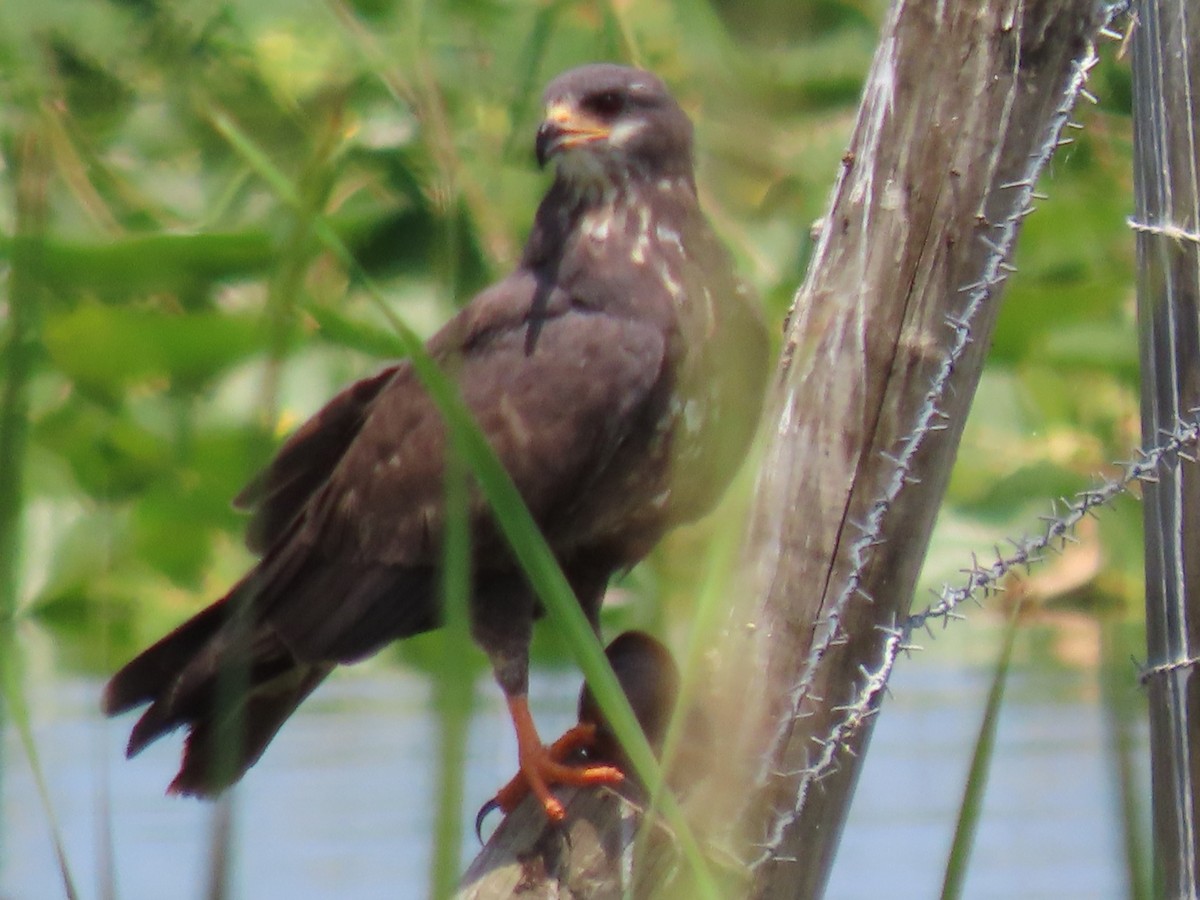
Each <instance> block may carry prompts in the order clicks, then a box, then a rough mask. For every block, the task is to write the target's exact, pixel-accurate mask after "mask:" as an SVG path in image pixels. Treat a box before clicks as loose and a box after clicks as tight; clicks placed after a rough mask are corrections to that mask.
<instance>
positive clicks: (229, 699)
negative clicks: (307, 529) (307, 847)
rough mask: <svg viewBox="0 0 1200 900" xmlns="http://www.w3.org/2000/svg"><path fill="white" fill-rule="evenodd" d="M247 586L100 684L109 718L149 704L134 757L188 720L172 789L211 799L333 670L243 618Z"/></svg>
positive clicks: (136, 730)
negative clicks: (300, 655) (294, 651)
mask: <svg viewBox="0 0 1200 900" xmlns="http://www.w3.org/2000/svg"><path fill="white" fill-rule="evenodd" d="M248 590H250V588H249V586H248V584H247V582H246V581H244V582H242V584H239V585H238V586H237V587H235V588H234V589H233V591H231V592H230V594H229V595H228V596H226V597H225V598H223V599H222V600H220V601H218V602H217V603H215V604H213V605H212V606H210V607H208V608H207V609H205V610H204V611H203V612H201V613H199V614H197V615H196V616H194V617H193V618H191V619H189V620H188V621H187V622H184V623H183V624H182V625H181V626H179V627H178V628H176V629H175V630H174V631H172V632H171V633H170V634H168V635H167V636H166V637H164V638H163V639H162V640H160V641H159V642H158V643H156V644H154V645H153V646H151V647H150V648H149V649H147V650H146V651H145V652H143V653H142V654H140V655H139V656H137V657H136V658H135V659H133V660H132V661H130V662H129V663H128V664H127V665H126V666H125V667H124V668H123V669H121V670H120V671H119V672H117V673H116V675H114V676H113V677H112V679H111V680H110V681H109V683H108V685H107V686H106V688H105V690H104V695H103V699H102V701H101V702H102V707H103V710H104V712H105V713H106V714H107V715H110V716H112V715H117V714H118V713H122V712H125V711H126V710H129V709H133V708H134V707H137V706H140V705H142V704H143V703H149V704H150V706H149V707H148V708H147V709H146V711H145V712H144V713H143V714H142V717H141V718H140V719H139V720H138V722H137V724H136V725H135V726H134V727H133V732H132V733H131V734H130V737H129V745H128V747H127V749H126V755H128V756H133V755H134V754H136V753H139V752H140V751H141V750H142V749H143V748H144V747H146V746H147V745H148V744H150V743H152V742H153V741H155V740H157V739H158V738H159V737H161V736H163V735H164V734H167V733H169V732H171V731H174V730H175V729H176V728H178V727H180V726H186V727H187V729H188V737H187V740H186V742H185V745H184V752H183V763H182V765H181V766H180V769H179V774H178V775H176V777H175V780H174V781H173V782H171V786H170V788H169V789H168V790H169V792H170V793H179V794H190V795H197V796H211V795H213V794H216V793H218V792H220V791H221V790H223V789H225V788H226V787H228V786H229V785H231V784H233V783H234V782H235V781H237V780H238V779H239V778H241V776H242V775H243V774H244V773H245V771H246V770H247V769H248V768H249V767H250V766H252V765H253V764H254V763H255V762H257V760H258V758H259V757H260V756H261V755H262V753H263V750H265V749H266V746H267V744H268V743H269V742H270V740H271V738H273V737H274V736H275V733H276V732H277V731H278V730H279V728H280V726H281V725H282V724H283V722H284V720H286V719H287V717H288V716H289V715H291V713H292V712H293V711H294V710H295V709H296V707H297V706H298V705H299V704H300V702H301V701H302V700H303V699H304V698H305V697H307V696H308V695H309V694H310V693H311V692H312V691H313V689H314V688H315V687H316V686H317V685H318V684H320V682H321V681H322V680H323V679H324V678H325V676H326V675H328V674H329V671H330V669H331V668H332V666H331V665H326V664H313V663H306V662H302V661H300V660H297V659H296V658H295V656H294V655H293V654H292V653H291V652H290V651H289V650H288V648H287V647H286V646H285V645H284V643H283V642H282V641H280V640H279V638H278V637H277V636H276V635H275V633H274V631H273V630H272V629H270V628H269V627H266V626H264V625H262V624H256V623H253V622H249V621H246V618H247V617H246V616H244V615H238V614H237V612H236V610H238V609H239V608H240V609H243V610H244V609H245V608H246V604H244V603H241V602H239V601H240V600H241V599H242V598H240V597H239V596H238V595H239V593H240V592H245V591H248Z"/></svg>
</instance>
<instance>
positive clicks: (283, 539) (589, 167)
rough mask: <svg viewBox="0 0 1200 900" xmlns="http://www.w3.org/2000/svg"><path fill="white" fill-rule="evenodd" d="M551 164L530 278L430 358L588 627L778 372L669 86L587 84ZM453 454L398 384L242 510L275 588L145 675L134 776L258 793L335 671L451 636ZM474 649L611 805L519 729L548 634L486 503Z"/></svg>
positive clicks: (567, 97) (531, 249)
mask: <svg viewBox="0 0 1200 900" xmlns="http://www.w3.org/2000/svg"><path fill="white" fill-rule="evenodd" d="M544 99H545V118H544V120H543V121H542V123H541V126H540V128H539V129H538V133H537V144H536V150H537V158H538V162H539V163H540V164H542V165H545V164H546V163H548V162H551V161H554V162H555V163H556V164H557V165H556V175H555V178H554V182H553V184H552V185H551V186H550V189H549V190H548V192H547V193H546V196H545V197H544V199H543V200H542V202H541V205H540V206H539V208H538V211H537V215H536V218H535V220H534V223H533V230H532V233H531V234H530V237H529V241H528V243H527V245H526V247H525V250H524V253H523V255H522V258H521V261H520V264H519V265H518V266H517V268H516V270H515V271H514V272H513V273H512V274H510V275H509V276H508V277H507V278H505V279H504V280H503V281H501V282H499V283H498V284H496V285H494V286H492V287H490V288H488V289H487V290H485V291H483V292H482V293H480V294H479V295H478V296H476V297H475V298H474V299H473V300H472V301H471V303H470V304H469V305H467V306H466V307H465V308H464V309H463V310H462V311H461V312H460V313H459V314H458V315H456V316H455V317H454V318H453V319H452V320H451V321H450V322H449V323H448V324H446V325H445V326H444V327H443V328H442V329H441V331H439V332H438V333H437V334H436V335H435V336H434V337H433V338H432V339H431V340H430V341H429V344H428V351H429V353H430V355H431V356H432V357H433V358H434V359H435V360H437V361H438V362H439V363H440V364H442V365H443V367H444V368H445V370H446V371H447V372H450V373H453V375H454V377H455V378H456V380H457V382H458V385H459V388H460V391H461V394H462V396H463V398H464V400H465V402H466V404H467V406H468V407H469V408H470V410H471V411H472V412H473V413H474V415H475V417H476V419H477V421H478V423H479V426H480V427H481V428H482V430H483V432H484V434H485V435H486V437H487V438H488V440H489V441H490V443H491V445H492V447H493V448H494V450H495V452H496V453H497V455H498V456H499V458H500V460H501V462H502V463H503V464H504V466H505V467H506V469H507V470H508V472H509V474H510V475H511V476H512V478H513V481H514V482H515V483H516V485H517V487H518V489H519V490H520V492H521V495H522V496H523V497H524V499H525V502H526V504H527V505H528V506H529V509H530V512H531V513H532V514H533V516H534V518H535V520H536V521H537V523H538V525H539V526H540V528H541V529H542V531H543V533H544V534H545V537H546V540H547V541H548V542H549V545H550V547H551V548H552V550H553V552H554V554H555V556H556V558H557V559H558V562H559V563H560V565H561V566H562V569H563V571H564V573H565V574H566V576H567V579H568V581H569V582H570V584H571V587H572V588H573V589H574V591H575V594H576V596H577V597H578V600H579V603H580V605H581V606H582V607H583V609H584V611H585V612H586V614H587V615H588V617H589V618H590V620H591V621H592V623H593V624H596V623H597V622H598V617H599V608H600V603H601V599H602V597H603V595H604V591H605V587H606V585H607V583H608V580H609V578H610V577H611V576H612V575H613V574H614V573H615V572H618V571H621V570H624V569H627V568H629V567H630V566H632V565H633V564H634V563H636V562H637V561H638V560H640V559H642V557H643V556H645V555H646V553H647V552H649V550H650V549H651V548H652V547H653V546H654V545H655V543H656V542H657V541H658V540H659V539H660V538H661V537H662V535H663V534H664V532H666V531H667V530H668V529H669V528H671V527H672V526H674V525H676V524H679V523H681V522H686V521H690V520H692V519H695V518H697V517H699V516H700V515H702V514H703V513H704V512H705V511H707V510H708V509H710V508H711V507H712V506H713V504H714V503H715V502H716V501H717V499H718V497H719V496H720V494H721V492H722V490H723V489H724V487H725V485H726V484H727V483H728V481H729V478H730V476H731V475H732V473H733V471H734V470H735V469H736V468H737V465H738V463H739V462H740V460H741V458H742V457H743V455H744V454H745V452H746V449H747V446H748V443H749V440H750V437H751V433H752V431H753V429H754V425H755V422H756V420H757V418H758V412H759V408H760V405H761V397H762V393H763V389H764V385H765V380H766V374H767V368H768V351H767V339H766V333H765V330H764V328H763V325H762V321H761V318H760V313H759V311H758V309H757V307H756V305H755V303H754V302H753V300H752V298H751V297H750V296H749V293H748V292H747V290H746V289H745V287H744V286H743V285H741V284H740V283H739V282H738V280H737V279H736V278H735V276H734V274H733V270H732V265H731V261H730V257H729V255H728V253H727V252H726V250H725V249H724V248H723V247H722V246H721V244H720V243H719V242H718V240H717V239H716V237H715V236H714V235H713V233H712V231H711V230H710V229H709V226H708V224H707V223H706V221H705V219H704V217H703V215H702V214H701V212H700V208H699V206H698V204H697V199H696V185H695V180H694V177H693V165H692V127H691V122H690V121H689V120H688V118H687V116H686V115H685V114H684V112H683V111H682V110H681V109H680V107H679V106H678V105H677V104H676V102H675V101H674V100H673V99H672V97H671V96H670V94H669V93H668V92H667V90H666V88H665V87H664V86H663V84H662V82H660V81H659V80H658V79H657V78H656V77H655V76H653V75H651V74H649V73H647V72H643V71H639V70H636V69H631V68H625V67H622V66H616V65H607V64H600V65H589V66H583V67H581V68H577V69H573V70H571V71H569V72H567V73H565V74H563V75H561V76H559V77H558V78H557V79H555V80H554V81H553V82H552V83H551V84H550V85H549V87H548V88H547V90H546V93H545V97H544ZM445 448H446V432H445V429H444V426H443V423H442V420H441V417H440V415H439V412H438V409H437V407H436V406H435V404H434V402H433V401H432V400H431V398H430V397H429V395H428V394H427V393H426V391H425V389H424V388H423V387H422V385H421V383H420V381H419V380H418V379H417V377H416V375H415V373H414V371H413V368H412V367H411V365H409V364H408V363H406V362H401V363H399V364H397V365H394V366H392V367H390V368H387V369H385V370H383V371H382V372H380V373H379V374H377V375H375V376H374V377H371V378H368V379H366V380H364V381H360V382H358V383H357V384H354V385H352V386H351V387H349V388H347V389H346V390H344V391H342V393H340V394H338V395H337V396H335V397H334V398H333V400H332V401H330V402H329V404H328V405H326V406H325V407H324V408H323V409H322V410H320V411H319V412H318V413H317V414H316V415H315V416H314V417H313V418H312V419H310V420H309V421H308V422H306V423H305V424H304V425H303V426H301V428H300V429H299V430H298V431H297V432H296V433H295V434H294V435H293V436H292V437H291V438H290V439H289V440H288V441H287V442H286V443H285V444H284V445H283V447H282V448H281V449H280V451H279V453H278V454H277V455H276V457H275V459H274V460H273V461H272V462H271V463H270V465H269V466H268V467H267V469H266V470H265V472H263V473H262V474H261V475H260V476H259V477H258V478H257V479H256V480H255V481H254V482H253V483H252V484H251V485H250V486H249V487H248V488H247V489H246V490H245V491H243V493H242V494H241V495H240V496H239V498H238V503H239V505H241V506H243V507H246V508H249V509H252V510H253V516H252V518H251V520H250V524H249V528H248V538H247V542H248V544H249V546H250V547H251V549H253V550H255V551H256V552H258V553H260V554H261V559H260V561H259V562H258V564H257V565H255V566H254V568H252V569H251V570H250V572H249V573H247V574H246V576H245V577H244V578H242V580H241V581H239V582H238V583H237V584H236V585H234V586H233V588H232V589H231V590H230V591H229V593H228V594H226V595H225V596H224V597H223V598H222V599H220V600H218V601H217V602H216V603H214V604H213V605H211V606H209V607H208V608H207V609H205V610H204V611H202V612H200V613H199V614H198V615H196V616H195V617H194V618H192V619H191V620H189V621H187V622H185V623H184V624H183V625H181V626H180V627H179V628H177V629H176V630H175V631H173V632H171V633H170V634H168V635H167V636H166V637H164V638H163V639H162V640H160V641H159V642H158V643H157V644H155V645H153V646H152V647H150V648H149V649H148V650H146V651H145V652H144V653H142V654H141V655H140V656H138V657H137V658H135V659H134V660H133V661H131V662H130V663H128V664H127V665H126V666H125V667H124V668H123V669H121V670H120V671H119V672H118V673H117V674H116V675H114V676H113V678H112V680H111V681H110V682H109V684H108V686H107V688H106V690H105V693H104V698H103V705H104V710H105V712H106V713H108V714H109V715H115V714H117V713H120V712H122V711H125V710H128V709H131V708H133V707H137V706H141V705H143V704H146V703H148V704H149V707H148V708H147V709H146V710H145V712H144V713H143V714H142V716H141V718H140V720H139V721H138V722H137V723H136V725H134V727H133V732H132V734H131V736H130V739H129V746H128V753H129V754H130V755H132V754H134V753H137V752H138V751H140V750H141V749H142V748H143V747H145V746H146V745H147V744H148V743H150V742H151V741H153V740H155V739H157V738H158V737H160V736H161V735H163V734H166V733H168V732H170V731H172V730H174V729H176V728H178V727H180V726H186V727H187V728H188V731H189V734H188V736H187V740H186V743H185V747H184V752H183V762H182V766H181V768H180V770H179V773H178V775H177V776H176V777H175V780H174V781H173V782H172V783H171V786H170V791H172V792H176V793H181V794H195V795H211V794H213V793H216V792H218V791H220V790H222V789H223V788H225V787H227V786H228V785H230V784H232V783H233V782H234V781H236V780H237V779H238V778H240V777H241V776H242V775H243V774H244V772H245V771H246V769H247V768H248V767H249V766H251V765H252V764H253V763H254V762H255V761H257V759H258V758H259V757H260V756H261V754H262V752H263V750H264V749H265V748H266V746H267V744H268V743H269V742H270V740H271V738H272V737H273V736H274V735H275V733H276V731H278V729H279V728H280V726H281V725H282V724H283V722H284V720H285V719H287V717H288V716H289V715H290V714H291V713H292V711H293V710H295V708H296V707H297V705H298V704H299V703H300V702H301V701H302V700H303V699H304V698H305V697H306V696H307V695H308V694H309V693H310V692H311V691H312V690H313V689H314V688H316V686H317V685H318V684H320V682H321V681H322V680H323V679H324V678H325V676H327V675H328V674H329V673H330V671H331V670H332V669H333V668H334V666H336V665H338V664H341V663H352V662H355V661H358V660H361V659H363V658H364V657H366V656H369V655H370V654H372V653H375V652H376V651H378V650H379V649H380V648H382V647H383V646H385V645H386V644H388V643H389V642H391V641H393V640H395V639H397V638H403V637H407V636H409V635H413V634H417V633H419V632H422V631H426V630H428V629H431V628H435V627H437V625H438V624H439V617H440V615H439V605H440V599H439V598H440V590H441V588H440V580H439V563H440V560H441V557H442V548H441V534H442V530H443V525H444V521H445V506H444V498H443V487H442V473H443V456H444V452H445ZM468 514H469V519H470V521H469V526H470V535H471V548H472V549H471V564H472V572H471V597H470V618H471V630H472V634H473V636H474V638H475V640H476V641H477V642H478V644H479V645H480V646H481V647H482V648H483V649H484V651H485V652H486V653H487V655H488V657H489V658H490V660H491V663H492V667H493V670H494V673H495V677H496V680H497V681H498V682H499V683H500V687H501V688H502V689H503V691H504V694H505V698H506V700H507V702H508V706H509V710H510V712H511V714H512V719H513V723H514V725H515V728H516V731H517V742H518V750H519V758H520V766H521V770H522V772H523V774H524V775H525V777H526V778H527V780H528V781H529V783H530V786H531V788H532V789H533V790H534V791H535V793H536V794H537V795H538V796H539V797H540V798H541V800H542V802H543V804H544V805H545V808H546V811H547V814H548V815H549V816H551V818H561V816H562V807H561V805H560V804H558V802H557V801H556V800H555V799H554V798H553V797H552V796H551V794H550V792H549V790H548V788H547V784H548V783H550V784H553V783H558V782H564V781H568V782H580V781H583V782H591V781H596V780H600V781H604V780H616V779H617V778H619V773H616V772H615V770H613V769H609V768H603V767H600V768H593V769H592V770H587V769H585V770H583V771H582V772H580V771H578V770H572V769H570V768H567V767H564V766H562V765H559V764H557V763H556V762H554V761H553V760H552V759H551V758H550V756H549V754H548V753H547V752H546V749H545V747H544V746H543V745H542V743H541V741H540V740H539V738H538V734H537V731H536V729H535V727H534V724H533V720H532V718H531V716H530V713H529V709H528V706H527V703H526V692H527V687H528V667H529V660H528V656H529V640H530V633H531V629H532V623H533V620H534V619H535V617H536V616H537V615H538V614H539V612H540V610H539V607H538V602H537V599H536V597H535V596H534V594H533V592H532V590H531V589H530V587H529V585H528V583H527V582H526V579H525V577H524V576H523V574H522V572H521V570H520V568H519V566H518V564H517V563H516V562H515V560H514V557H513V555H512V554H511V552H510V550H509V548H508V547H507V545H506V543H505V540H504V539H503V537H502V536H501V534H500V533H499V530H498V528H497V526H496V525H495V523H494V521H493V519H492V518H491V515H490V513H489V510H488V507H487V505H486V503H485V502H484V501H483V499H482V498H481V497H479V496H478V495H473V496H472V500H471V506H470V509H469V513H468Z"/></svg>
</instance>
